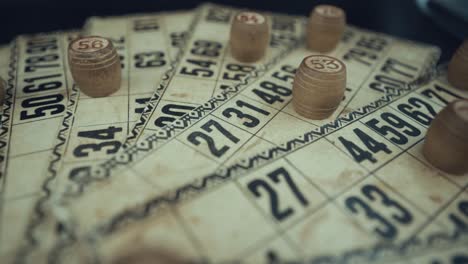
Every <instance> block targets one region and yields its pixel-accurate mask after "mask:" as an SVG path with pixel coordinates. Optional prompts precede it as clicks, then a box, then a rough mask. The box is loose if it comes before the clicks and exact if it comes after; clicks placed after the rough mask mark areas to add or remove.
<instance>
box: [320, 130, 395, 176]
mask: <svg viewBox="0 0 468 264" xmlns="http://www.w3.org/2000/svg"><path fill="white" fill-rule="evenodd" d="M326 138H327V139H328V140H329V141H330V142H331V143H332V144H334V145H335V146H336V147H337V148H338V149H340V150H341V151H343V152H344V153H346V154H347V155H349V156H350V157H352V158H353V159H354V161H355V162H356V163H358V164H360V165H362V166H364V167H365V168H367V169H368V170H374V169H376V168H379V167H380V166H382V165H383V164H385V163H386V162H388V161H389V160H391V159H392V158H394V157H395V156H396V155H398V154H399V153H400V152H401V150H400V149H399V148H398V147H397V146H395V145H394V144H393V143H391V142H390V141H388V140H387V139H385V138H384V137H382V136H380V135H379V134H377V133H376V132H374V131H372V130H371V129H370V128H368V127H366V126H364V125H363V124H362V123H360V122H354V123H352V124H350V125H348V126H346V127H344V128H341V129H339V130H337V131H336V132H334V133H331V134H329V135H328V136H326Z"/></svg>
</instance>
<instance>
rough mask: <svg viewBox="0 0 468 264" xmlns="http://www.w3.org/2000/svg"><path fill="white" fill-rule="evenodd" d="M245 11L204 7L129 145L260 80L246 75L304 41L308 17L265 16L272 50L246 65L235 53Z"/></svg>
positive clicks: (201, 8)
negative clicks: (234, 38) (234, 28)
mask: <svg viewBox="0 0 468 264" xmlns="http://www.w3.org/2000/svg"><path fill="white" fill-rule="evenodd" d="M241 11H242V10H240V9H234V8H230V7H225V6H220V5H213V4H204V5H202V6H200V7H199V12H198V14H197V26H196V27H195V28H194V29H193V32H188V35H189V36H188V39H187V43H186V47H185V52H184V54H183V56H181V57H180V58H178V65H177V66H176V67H175V68H174V69H173V71H172V72H171V75H170V76H169V77H168V79H167V80H164V81H163V83H162V84H161V87H159V88H158V93H157V94H155V97H154V98H152V99H151V100H150V102H149V105H148V107H147V108H146V109H145V111H144V112H143V114H142V115H141V117H140V119H139V121H138V122H137V124H136V126H135V127H134V129H133V131H132V135H130V137H129V142H128V143H131V142H135V141H136V140H138V139H139V138H144V137H146V136H147V135H149V134H152V133H153V132H154V131H155V130H157V129H159V128H161V127H163V126H165V125H167V124H170V123H172V122H173V121H174V120H176V119H178V118H180V117H181V116H183V115H184V114H186V113H188V112H190V111H192V110H194V109H195V108H196V107H197V106H200V105H202V104H204V103H205V102H206V101H208V99H210V98H212V97H213V96H214V95H215V94H218V93H219V92H220V91H222V90H223V89H226V88H228V87H229V86H230V85H232V84H236V83H239V82H240V81H243V82H249V80H250V79H254V78H253V77H255V75H254V74H251V75H250V78H248V79H246V77H247V76H249V74H250V73H251V72H255V71H254V70H256V69H263V68H264V67H268V66H269V65H272V64H274V61H275V58H276V57H278V56H279V55H282V54H284V53H287V52H289V51H290V50H291V49H292V48H293V47H295V44H296V42H297V41H298V40H300V39H302V38H303V37H304V36H303V33H304V23H305V20H304V19H302V18H301V19H299V18H298V17H293V16H285V15H279V14H262V15H264V16H265V17H266V20H267V21H266V22H267V23H269V26H270V35H271V36H270V41H269V45H268V49H267V52H266V54H265V56H264V58H263V59H261V60H259V61H257V62H256V63H250V64H246V63H240V62H238V61H236V60H235V59H234V58H233V57H232V55H231V51H230V47H229V32H230V28H231V21H232V20H233V19H234V17H235V16H236V14H238V13H239V12H241Z"/></svg>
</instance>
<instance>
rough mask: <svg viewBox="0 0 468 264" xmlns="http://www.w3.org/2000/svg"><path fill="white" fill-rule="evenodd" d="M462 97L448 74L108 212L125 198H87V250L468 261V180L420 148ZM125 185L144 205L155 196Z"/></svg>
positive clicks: (119, 254)
mask: <svg viewBox="0 0 468 264" xmlns="http://www.w3.org/2000/svg"><path fill="white" fill-rule="evenodd" d="M459 98H468V93H467V92H461V91H460V90H457V89H455V88H453V87H451V86H450V85H449V84H448V83H447V82H446V80H445V77H444V74H443V75H441V76H440V77H439V78H438V79H432V81H430V82H426V83H425V84H424V85H421V86H418V85H411V86H407V87H406V88H402V89H395V90H393V91H392V92H389V93H387V94H386V95H385V96H383V97H382V98H381V99H379V100H377V101H375V102H374V103H372V104H370V105H368V106H365V107H363V108H361V109H359V110H357V111H354V112H350V113H348V114H347V115H344V116H342V117H339V118H338V119H336V120H335V121H333V122H331V123H328V124H326V125H324V126H322V127H320V128H317V129H314V130H311V131H310V132H306V133H304V134H303V135H301V136H299V137H296V138H294V139H290V140H289V141H285V142H284V143H283V144H281V146H277V147H273V148H271V149H269V150H266V151H264V152H262V153H260V154H258V155H255V156H251V157H249V158H247V159H244V160H241V161H240V162H238V163H234V164H232V165H231V166H228V167H227V168H222V169H219V170H217V171H216V172H215V173H211V174H208V175H206V176H205V177H203V178H201V179H199V180H197V181H194V182H192V183H191V184H188V185H184V186H181V187H179V188H178V189H176V190H174V191H173V192H170V193H166V194H163V195H157V194H155V195H152V197H147V198H149V199H147V200H146V201H145V202H140V203H136V204H137V205H136V206H133V207H131V206H127V207H125V208H123V209H124V210H122V211H120V212H118V213H115V214H112V216H111V217H109V215H107V214H106V212H109V211H112V210H113V209H114V206H117V204H118V203H125V202H124V201H123V196H124V195H126V192H125V191H123V189H122V188H121V189H119V190H122V191H121V192H116V191H117V190H114V192H107V191H106V190H109V188H107V189H105V188H101V190H102V191H101V192H93V193H88V195H87V196H83V199H81V200H77V202H76V203H73V204H72V210H74V211H75V213H76V214H75V216H76V217H77V219H75V220H76V221H77V222H79V223H80V226H79V228H80V230H81V231H80V232H84V231H85V230H86V231H90V230H91V232H90V233H88V236H87V237H86V239H87V240H86V241H82V242H83V243H85V242H86V243H92V245H89V248H88V250H87V251H86V250H84V251H83V252H85V253H86V254H90V253H91V254H92V253H93V252H91V250H90V249H93V250H94V251H95V252H94V253H97V254H98V255H100V257H101V258H102V259H101V260H106V261H108V260H113V261H119V260H120V258H121V259H126V258H132V259H138V257H139V256H144V255H145V254H154V256H158V255H160V256H172V258H175V259H179V260H185V261H186V260H189V259H190V260H194V259H198V260H206V261H210V262H214V263H220V262H226V261H233V260H240V261H245V262H246V263H262V262H263V263H279V262H281V261H286V260H304V259H305V260H307V261H306V262H307V263H379V262H385V263H389V262H391V263H464V262H462V260H464V261H466V259H467V257H468V255H467V251H466V245H467V232H466V231H467V226H468V210H467V209H468V191H467V190H466V186H467V184H468V178H467V176H468V175H463V176H454V175H449V174H446V173H444V172H442V171H439V170H437V169H435V168H434V167H432V166H431V165H429V163H428V162H427V161H426V160H425V159H424V158H423V156H422V153H421V151H422V150H421V147H422V144H423V142H424V136H425V134H426V131H427V128H428V126H429V125H430V122H431V120H432V119H433V118H434V116H435V115H436V114H437V113H438V112H439V111H440V110H441V109H442V108H443V107H444V106H445V105H446V104H447V103H448V102H450V101H453V100H455V99H459ZM138 176H139V175H138V174H136V173H134V174H133V175H129V177H128V178H134V177H138ZM162 176H164V175H158V174H154V177H162ZM121 180H123V181H125V182H126V184H127V186H129V188H132V189H133V193H132V195H133V196H139V197H138V198H134V199H135V200H139V199H141V197H142V196H145V194H146V195H147V194H149V193H150V192H151V191H150V190H152V191H153V193H154V188H151V187H147V188H144V187H143V186H139V187H138V186H135V185H130V180H129V179H126V178H121ZM136 190H138V191H139V193H137V192H136ZM116 193H119V196H121V197H122V198H121V197H116V195H115V194H116ZM97 200H99V201H100V203H96V202H95V201H97ZM169 205H170V206H169ZM93 218H94V219H96V220H97V221H98V222H100V224H99V225H97V226H96V225H94V224H92V223H91V222H92V221H90V219H93ZM136 241H138V242H136ZM449 260H450V262H445V261H449ZM455 260H458V261H459V262H456V261H455ZM440 261H442V262H440Z"/></svg>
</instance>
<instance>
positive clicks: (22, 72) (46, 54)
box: [0, 32, 77, 255]
mask: <svg viewBox="0 0 468 264" xmlns="http://www.w3.org/2000/svg"><path fill="white" fill-rule="evenodd" d="M76 34H77V33H76V32H65V33H60V32H57V33H53V34H48V35H46V34H39V35H34V36H20V37H18V38H17V40H15V42H14V44H13V45H14V49H12V59H11V62H10V70H9V71H10V72H9V75H10V76H14V78H15V80H16V83H14V84H11V86H10V88H11V89H12V90H14V91H15V92H14V97H15V99H14V100H15V101H14V103H13V104H12V107H13V112H11V124H10V126H9V133H10V138H9V142H8V152H7V153H6V157H5V159H4V160H3V162H2V164H3V165H4V168H3V176H4V177H3V179H2V180H3V183H4V184H3V185H2V198H1V199H2V208H1V225H2V226H1V227H0V229H1V230H0V239H1V241H3V242H2V243H1V244H2V248H1V254H2V255H3V254H5V253H6V252H9V251H10V250H11V249H12V248H14V247H15V246H17V241H10V243H7V242H6V241H8V240H9V239H8V238H9V237H10V235H11V234H13V236H15V235H18V233H21V232H22V231H23V230H22V226H21V225H20V224H18V225H15V226H14V228H11V225H9V223H11V222H12V219H23V220H24V219H27V216H28V215H29V212H30V209H31V205H30V204H25V203H21V202H18V201H19V200H21V199H23V198H24V199H27V200H31V199H35V198H36V197H37V195H38V193H39V192H41V191H42V185H41V183H40V182H41V181H42V180H43V178H41V177H40V176H37V172H38V171H40V170H45V164H46V163H47V162H48V157H49V153H50V150H51V148H52V145H53V143H52V141H53V138H54V137H53V136H52V134H53V133H56V132H57V131H58V128H59V126H60V121H61V117H62V115H63V114H64V110H65V104H66V102H67V100H68V96H69V89H68V87H69V85H68V81H69V80H68V78H67V76H66V75H67V67H66V66H65V65H67V57H66V56H64V55H63V54H64V53H63V52H64V50H66V47H67V43H68V42H69V41H70V40H71V39H73V38H74V37H75V36H76ZM7 100H8V99H7ZM36 137H40V138H41V140H37V138H36ZM13 146H14V147H13ZM25 163H28V166H24V164H25ZM31 175H36V177H31Z"/></svg>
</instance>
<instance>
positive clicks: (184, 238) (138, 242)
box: [100, 210, 201, 263]
mask: <svg viewBox="0 0 468 264" xmlns="http://www.w3.org/2000/svg"><path fill="white" fill-rule="evenodd" d="M100 252H101V254H102V256H103V258H104V259H106V260H108V261H109V262H119V263H128V262H137V263H141V262H145V261H149V260H154V259H158V260H159V261H163V262H164V263H185V262H189V260H194V259H200V258H201V257H200V256H199V255H198V253H197V251H196V248H195V246H194V245H193V243H192V242H191V241H190V240H189V236H188V234H187V233H186V232H185V231H184V229H183V227H182V226H181V224H180V220H178V219H177V218H176V216H174V215H173V214H172V213H171V210H165V211H163V212H161V211H159V212H158V213H157V214H155V215H151V214H146V215H144V216H142V217H141V218H139V219H137V220H136V222H134V223H132V224H129V225H126V226H124V227H123V228H121V229H119V230H118V231H116V232H113V233H112V234H111V235H110V236H107V237H105V243H101V248H100ZM124 260H126V261H124Z"/></svg>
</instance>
